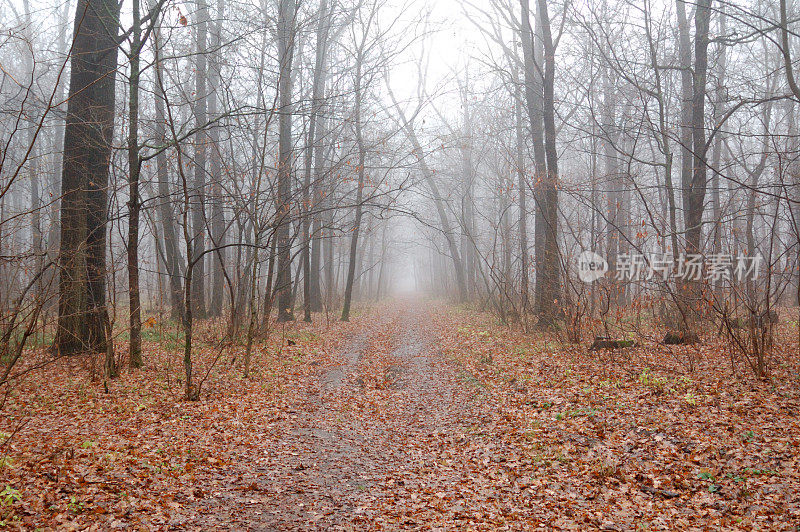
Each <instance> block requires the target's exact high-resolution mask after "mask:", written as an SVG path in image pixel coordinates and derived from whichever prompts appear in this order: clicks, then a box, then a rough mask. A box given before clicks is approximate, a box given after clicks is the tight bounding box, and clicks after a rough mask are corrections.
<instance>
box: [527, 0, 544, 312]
mask: <svg viewBox="0 0 800 532" xmlns="http://www.w3.org/2000/svg"><path fill="white" fill-rule="evenodd" d="M520 5H521V7H522V14H521V15H522V35H521V37H522V56H523V67H524V69H525V101H526V103H527V104H528V106H527V107H528V118H529V120H530V128H531V129H530V131H531V137H532V140H533V167H534V176H533V191H534V194H533V199H534V203H535V205H534V206H535V208H536V211H535V215H534V226H535V228H534V253H535V264H536V268H535V273H536V291H535V293H534V312H535V313H536V314H541V313H542V310H543V308H544V307H543V302H542V295H543V294H544V292H543V289H544V286H545V284H546V283H545V279H544V274H545V234H546V225H547V222H546V218H545V208H544V203H545V198H544V196H543V190H542V185H543V184H544V182H545V180H546V179H547V160H546V155H545V148H544V125H543V122H544V115H543V97H544V94H543V86H542V84H543V79H542V76H541V74H540V72H541V68H542V66H543V65H542V55H543V52H542V46H541V36H540V35H538V36H539V37H540V38H539V39H537V41H536V42H535V43H534V34H533V29H532V27H531V19H530V5H529V0H520ZM537 33H538V34H541V31H540V30H539V28H537Z"/></svg>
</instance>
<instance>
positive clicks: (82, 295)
mask: <svg viewBox="0 0 800 532" xmlns="http://www.w3.org/2000/svg"><path fill="white" fill-rule="evenodd" d="M118 27H119V4H118V3H117V2H115V1H113V0H79V1H78V7H77V10H76V16H75V32H74V44H73V50H72V59H71V74H70V87H69V103H68V105H67V122H66V127H65V133H64V157H63V164H62V166H63V171H62V180H61V195H62V200H61V250H60V253H59V268H60V274H61V278H60V283H59V308H58V331H57V335H56V346H57V349H58V351H59V353H61V354H62V355H68V354H74V353H81V352H86V351H97V352H108V351H109V349H108V347H109V346H108V342H109V338H108V337H107V335H106V332H107V328H108V327H107V326H108V323H109V318H108V311H107V309H106V220H107V212H108V211H107V206H108V198H107V194H108V190H107V189H108V175H109V162H110V158H111V148H112V139H113V133H114V111H115V109H114V100H115V87H114V83H115V72H116V69H117V48H118V46H117V29H118ZM108 369H110V370H113V369H114V368H108ZM111 373H113V371H111Z"/></svg>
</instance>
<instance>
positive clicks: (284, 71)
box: [275, 0, 297, 321]
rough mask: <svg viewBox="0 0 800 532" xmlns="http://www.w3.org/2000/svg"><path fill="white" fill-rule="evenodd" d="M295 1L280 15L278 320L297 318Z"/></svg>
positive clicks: (284, 1) (283, 0) (283, 1)
mask: <svg viewBox="0 0 800 532" xmlns="http://www.w3.org/2000/svg"><path fill="white" fill-rule="evenodd" d="M296 11H297V9H296V5H295V0H280V12H279V15H278V60H279V61H280V77H279V79H278V92H279V100H280V101H279V105H280V117H279V126H278V128H279V131H278V137H279V139H278V152H279V153H278V193H277V195H276V197H275V211H276V217H277V220H276V227H277V229H276V237H277V253H278V256H277V262H278V264H277V266H278V270H277V275H276V280H275V283H276V286H275V293H276V299H277V303H278V321H291V320H293V319H294V313H293V311H292V261H291V246H292V240H291V234H290V230H291V220H290V216H291V194H292V191H291V184H292V183H291V181H292V58H293V56H294V37H295V15H296Z"/></svg>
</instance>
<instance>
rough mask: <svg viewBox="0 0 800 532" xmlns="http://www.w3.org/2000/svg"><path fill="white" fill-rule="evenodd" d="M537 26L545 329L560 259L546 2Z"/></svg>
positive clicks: (555, 308)
mask: <svg viewBox="0 0 800 532" xmlns="http://www.w3.org/2000/svg"><path fill="white" fill-rule="evenodd" d="M539 23H540V25H541V28H542V31H541V33H542V43H543V46H544V83H543V92H544V99H543V113H542V114H543V118H544V134H545V157H546V159H547V175H546V177H545V179H544V180H543V181H542V183H541V192H542V193H541V198H542V201H541V205H540V210H541V211H543V212H542V215H543V216H542V218H543V222H544V225H545V227H544V257H543V259H544V260H543V263H542V268H543V271H542V282H543V284H542V286H541V294H542V296H541V305H542V307H541V311H540V318H541V319H542V320H543V321H544V324H545V325H550V324H552V323H553V321H554V320H555V319H556V317H557V315H558V313H559V307H560V296H561V286H560V273H561V256H560V253H559V250H558V179H559V177H558V152H557V151H556V125H555V98H554V84H555V46H554V44H553V39H552V35H551V33H550V17H549V15H548V12H547V1H546V0H539Z"/></svg>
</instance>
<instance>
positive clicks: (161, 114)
mask: <svg viewBox="0 0 800 532" xmlns="http://www.w3.org/2000/svg"><path fill="white" fill-rule="evenodd" d="M153 53H154V55H155V72H156V78H157V79H158V86H159V87H161V86H162V85H163V77H162V76H163V67H162V65H161V58H160V53H161V41H160V36H159V33H158V30H156V31H154V32H153ZM154 100H155V115H156V121H155V137H156V142H158V144H159V145H160V146H164V145H166V143H167V127H166V123H167V122H166V120H167V118H166V114H165V111H164V104H165V102H164V96H163V95H162V94H161V93H160V91H158V90H156V91H155V93H154ZM167 171H168V166H167V153H166V151H161V152H160V153H158V154H157V155H156V179H157V180H158V195H159V202H158V204H159V216H160V218H161V229H162V231H163V234H164V255H165V266H166V268H167V275H168V276H169V301H170V306H171V307H172V319H181V318H182V316H183V287H182V286H181V285H182V281H181V276H182V272H181V261H180V257H179V254H180V251H179V246H178V236H177V235H176V233H175V219H176V218H175V210H174V209H173V207H172V191H171V190H170V185H169V179H168V173H167Z"/></svg>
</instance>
